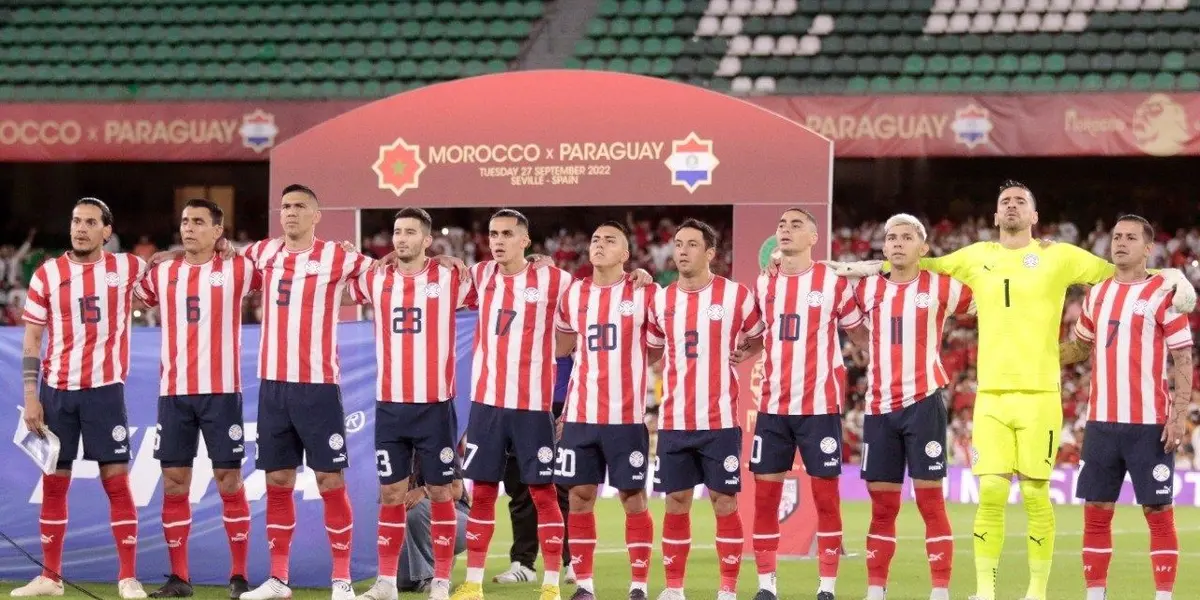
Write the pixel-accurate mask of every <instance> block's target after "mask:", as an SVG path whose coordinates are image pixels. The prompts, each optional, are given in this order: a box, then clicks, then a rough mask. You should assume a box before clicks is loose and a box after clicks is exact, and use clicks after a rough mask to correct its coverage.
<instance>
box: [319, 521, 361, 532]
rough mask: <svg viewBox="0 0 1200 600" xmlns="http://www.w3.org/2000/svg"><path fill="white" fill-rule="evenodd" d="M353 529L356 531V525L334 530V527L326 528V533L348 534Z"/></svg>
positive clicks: (352, 524)
mask: <svg viewBox="0 0 1200 600" xmlns="http://www.w3.org/2000/svg"><path fill="white" fill-rule="evenodd" d="M351 529H354V523H351V524H349V525H347V526H345V527H343V528H341V529H334V528H332V527H326V528H325V531H328V532H329V533H346V532H347V531H350V530H351Z"/></svg>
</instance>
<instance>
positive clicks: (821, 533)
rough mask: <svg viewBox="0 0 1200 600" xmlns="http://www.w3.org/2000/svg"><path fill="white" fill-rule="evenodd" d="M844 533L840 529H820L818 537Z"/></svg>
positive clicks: (835, 535) (836, 535)
mask: <svg viewBox="0 0 1200 600" xmlns="http://www.w3.org/2000/svg"><path fill="white" fill-rule="evenodd" d="M840 535H842V532H840V531H818V532H817V537H838V536H840Z"/></svg>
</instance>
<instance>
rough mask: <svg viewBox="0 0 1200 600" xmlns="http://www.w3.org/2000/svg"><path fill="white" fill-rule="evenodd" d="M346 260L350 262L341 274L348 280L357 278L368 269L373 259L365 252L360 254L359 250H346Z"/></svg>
mask: <svg viewBox="0 0 1200 600" xmlns="http://www.w3.org/2000/svg"><path fill="white" fill-rule="evenodd" d="M346 262H348V263H350V264H349V266H348V267H347V268H346V270H345V275H343V277H345V278H346V280H347V281H349V280H351V279H357V278H358V277H360V276H361V275H363V274H364V273H366V272H368V271H370V270H371V263H373V262H375V261H374V259H372V258H370V257H369V256H367V255H366V254H362V253H360V252H347V253H346Z"/></svg>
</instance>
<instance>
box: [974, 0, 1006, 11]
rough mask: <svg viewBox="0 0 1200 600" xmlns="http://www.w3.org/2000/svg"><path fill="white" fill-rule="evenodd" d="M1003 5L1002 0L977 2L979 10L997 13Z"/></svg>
mask: <svg viewBox="0 0 1200 600" xmlns="http://www.w3.org/2000/svg"><path fill="white" fill-rule="evenodd" d="M1003 7H1004V0H983V2H981V3H980V4H979V12H985V13H998V12H1000V9H1001V8H1003Z"/></svg>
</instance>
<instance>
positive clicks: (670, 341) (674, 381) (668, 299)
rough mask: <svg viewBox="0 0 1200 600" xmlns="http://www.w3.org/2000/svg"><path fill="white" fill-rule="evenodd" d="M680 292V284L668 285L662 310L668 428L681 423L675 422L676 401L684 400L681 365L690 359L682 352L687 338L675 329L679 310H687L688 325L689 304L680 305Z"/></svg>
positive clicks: (664, 384) (664, 391)
mask: <svg viewBox="0 0 1200 600" xmlns="http://www.w3.org/2000/svg"><path fill="white" fill-rule="evenodd" d="M679 294H680V291H679V285H678V284H671V285H670V286H668V287H667V291H666V292H665V293H664V294H663V296H664V298H665V301H664V302H663V306H662V310H661V311H660V312H661V316H662V320H661V321H662V323H663V332H664V335H665V336H666V349H665V351H664V352H665V356H666V360H667V361H668V362H666V363H664V365H663V397H664V399H665V398H670V399H671V405H670V406H668V405H667V404H666V403H665V402H664V404H663V413H664V416H663V423H664V426H665V428H666V429H678V428H679V424H678V423H676V422H675V411H674V405H675V403H676V402H681V401H683V399H682V398H679V386H680V382H679V369H680V367H681V365H686V364H687V363H686V361H687V360H688V358H687V357H686V356H685V355H684V354H685V353H686V351H685V352H681V350H683V348H681V346H682V345H683V344H684V343H685V341H686V339H680V338H679V337H677V336H678V334H677V332H676V330H675V327H676V324H675V321H676V320H677V319H679V318H680V316H679V314H678V311H679V310H684V311H685V312H684V315H683V319H684V327H686V326H687V325H686V323H687V313H686V310H687V306H686V305H685V306H683V307H680V306H679V300H678V297H679ZM685 370H686V368H685ZM684 393H686V390H684ZM668 409H670V410H668Z"/></svg>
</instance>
